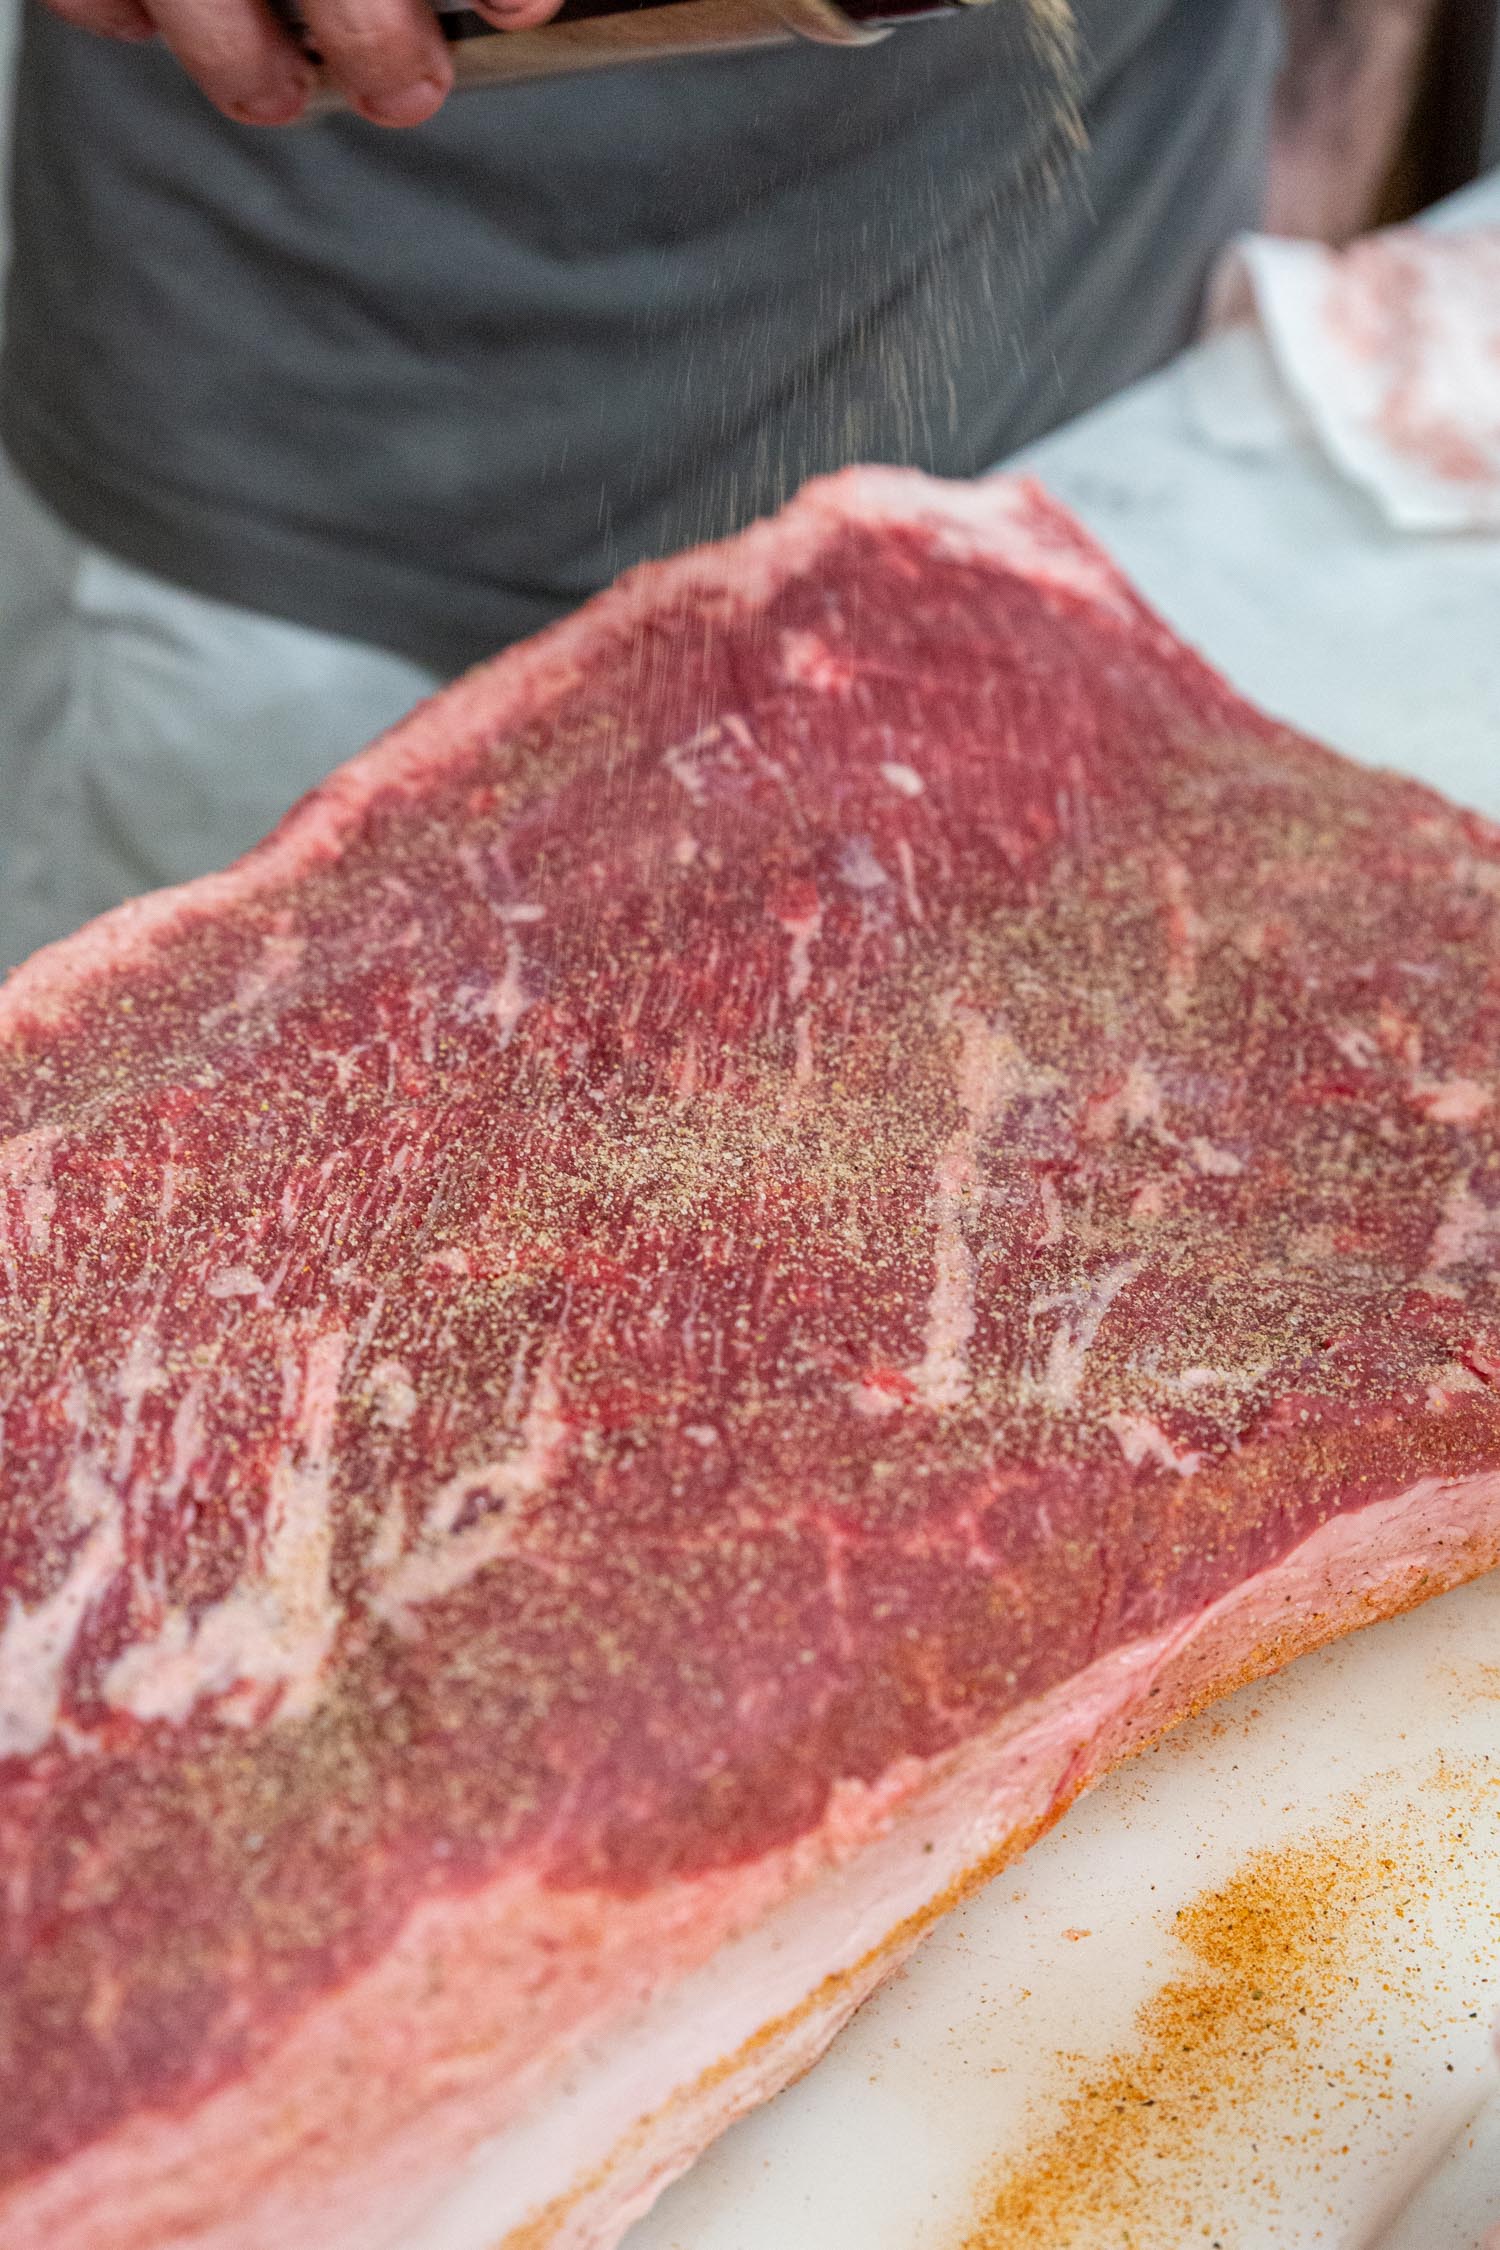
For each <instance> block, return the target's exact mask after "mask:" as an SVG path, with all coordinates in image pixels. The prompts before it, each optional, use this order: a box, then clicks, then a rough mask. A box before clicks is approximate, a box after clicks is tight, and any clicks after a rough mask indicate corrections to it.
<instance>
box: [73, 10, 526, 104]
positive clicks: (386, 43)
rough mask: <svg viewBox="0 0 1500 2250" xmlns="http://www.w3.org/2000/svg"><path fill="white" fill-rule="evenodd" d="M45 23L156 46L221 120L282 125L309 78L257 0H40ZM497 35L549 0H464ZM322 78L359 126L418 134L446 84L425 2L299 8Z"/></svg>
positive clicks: (447, 72) (449, 79)
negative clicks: (49, 14) (59, 21)
mask: <svg viewBox="0 0 1500 2250" xmlns="http://www.w3.org/2000/svg"><path fill="white" fill-rule="evenodd" d="M47 4H48V6H49V7H51V8H52V10H53V11H54V13H55V14H57V15H60V16H62V17H64V18H65V19H66V21H67V22H69V23H73V24H78V25H81V26H82V28H83V29H84V30H85V31H98V32H102V33H103V34H104V35H105V37H106V38H111V39H152V38H158V37H159V38H161V39H164V40H165V41H166V43H167V45H168V46H169V47H170V48H171V50H172V52H173V54H174V55H176V57H177V59H178V61H179V62H180V63H181V64H182V67H183V69H184V70H186V71H187V73H188V74H189V76H190V77H192V78H194V79H196V80H197V82H198V84H199V85H200V86H201V87H202V89H203V91H204V93H205V94H207V96H208V98H209V100H210V101H211V102H214V103H216V104H217V105H218V107H219V108H220V109H222V110H223V112H224V114H225V115H226V117H233V118H237V119H238V120H239V122H240V123H241V124H245V125H290V124H291V123H292V121H293V119H294V118H296V117H298V116H299V115H300V114H301V112H302V109H303V106H304V104H305V103H306V100H307V96H308V92H309V90H310V87H311V84H312V73H311V70H310V69H309V66H308V64H307V61H306V58H305V57H304V56H303V54H302V53H301V51H300V49H299V48H298V46H297V43H296V40H295V39H294V38H293V37H292V36H291V34H290V33H289V32H287V31H286V30H284V29H283V28H282V26H281V25H280V24H279V23H278V22H277V21H276V19H275V17H274V16H273V15H272V14H271V11H270V9H269V8H268V7H267V6H266V5H265V0H47ZM469 4H470V5H471V6H472V7H473V9H474V11H475V13H476V14H477V15H481V16H484V17H485V18H486V20H487V21H488V22H490V23H493V24H494V25H495V26H496V28H497V29H499V30H502V31H515V30H523V29H525V28H526V26H528V25H530V24H537V23H545V22H546V20H547V18H548V17H549V16H550V15H553V14H554V13H555V12H556V9H557V7H558V4H559V0H469ZM298 12H299V13H300V14H302V15H303V16H305V18H306V21H307V26H308V30H309V33H310V35H311V38H312V42H313V45H314V46H315V47H316V48H317V50H318V52H319V53H320V54H321V55H322V57H323V59H324V65H325V68H326V69H327V72H328V75H329V76H330V78H332V79H333V80H334V82H335V83H336V84H337V85H338V86H339V87H340V88H341V89H342V91H343V92H344V94H345V95H346V97H347V98H348V100H349V102H350V103H351V104H352V106H353V107H354V108H355V109H357V110H358V111H359V113H360V115H361V116H362V117H368V118H370V119H371V120H372V121H373V122H374V123H375V124H377V125H420V124H421V122H422V120H423V119H424V118H427V117H430V116H431V115H432V113H433V111H434V110H435V109H438V108H439V107H440V106H441V104H442V102H443V99H444V97H445V95H446V94H447V93H448V90H449V88H450V87H451V86H452V84H453V65H452V62H451V61H450V59H449V54H448V48H447V45H446V43H445V41H444V39H443V36H442V33H441V32H440V31H439V30H438V27H437V21H436V19H435V17H434V16H433V14H432V11H431V9H430V8H429V7H428V6H427V0H301V5H300V7H299V11H298Z"/></svg>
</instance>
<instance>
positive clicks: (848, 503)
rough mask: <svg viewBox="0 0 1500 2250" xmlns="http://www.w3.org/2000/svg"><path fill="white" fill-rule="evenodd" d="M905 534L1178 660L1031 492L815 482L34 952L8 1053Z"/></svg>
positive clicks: (908, 473) (661, 566) (852, 474)
mask: <svg viewBox="0 0 1500 2250" xmlns="http://www.w3.org/2000/svg"><path fill="white" fill-rule="evenodd" d="M903 526H904V527H908V528H911V529H918V530H922V531H925V532H926V533H927V534H928V535H929V536H930V537H931V538H932V540H933V541H934V542H935V544H936V547H937V550H938V551H939V552H940V553H942V554H945V555H949V556H952V557H955V558H958V559H968V560H984V561H988V562H990V563H993V564H997V565H999V566H1000V567H1001V568H1002V569H1005V570H1009V571H1013V572H1016V573H1018V574H1019V575H1021V576H1023V577H1025V578H1027V579H1029V580H1030V581H1031V582H1032V583H1033V584H1034V585H1038V586H1042V587H1045V588H1048V589H1050V590H1051V591H1052V592H1053V593H1055V594H1061V595H1063V596H1065V597H1068V598H1071V599H1072V600H1074V601H1084V602H1088V603H1091V604H1092V605H1093V606H1094V607H1095V608H1097V609H1099V610H1102V611H1104V612H1105V613H1106V614H1108V615H1109V616H1110V617H1112V619H1113V621H1114V623H1115V626H1116V628H1117V629H1120V630H1122V631H1124V632H1125V633H1127V634H1145V635H1146V636H1147V637H1148V638H1150V639H1152V640H1155V641H1157V642H1159V643H1160V644H1162V645H1164V646H1169V647H1171V648H1173V649H1178V648H1180V644H1179V643H1177V642H1176V640H1175V638H1174V636H1172V635H1171V634H1170V633H1169V631H1168V629H1167V627H1166V626H1164V625H1163V624H1162V623H1161V622H1160V621H1159V620H1158V619H1157V618H1156V617H1155V615H1154V614H1153V613H1152V612H1151V611H1150V610H1149V609H1148V608H1147V607H1146V605H1145V604H1144V603H1143V602H1142V601H1141V600H1140V598H1139V596H1138V595H1137V594H1135V592H1134V591H1133V589H1132V588H1131V587H1130V585H1129V584H1128V582H1127V581H1126V579H1125V578H1124V576H1123V575H1122V574H1121V572H1120V571H1119V569H1118V568H1117V566H1116V565H1115V564H1114V563H1113V562H1112V561H1111V560H1110V558H1109V556H1108V555H1107V554H1106V553H1105V552H1104V550H1103V548H1101V547H1100V546H1098V545H1097V544H1096V542H1095V541H1094V540H1093V539H1092V538H1091V537H1090V535H1089V534H1088V533H1087V532H1086V531H1085V530H1084V529H1083V527H1082V526H1081V525H1080V524H1079V523H1077V522H1076V521H1075V520H1074V518H1073V517H1072V516H1071V515H1070V514H1069V513H1068V511H1067V510H1066V509H1065V508H1064V507H1063V506H1062V505H1061V504H1060V503H1059V502H1058V501H1056V500H1054V499H1052V498H1051V496H1050V495H1049V494H1048V493H1047V492H1046V491H1044V489H1043V488H1042V486H1041V485H1040V484H1039V483H1037V482H1036V481H1035V480H1034V479H1032V478H1030V477H1016V476H1004V475H994V476H989V477H982V478H979V479H977V480H976V481H974V482H972V483H960V482H957V481H948V480H944V479H941V478H936V477H929V476H926V475H924V474H923V473H922V472H921V471H919V470H914V469H889V468H854V469H844V470H841V471H839V472H838V473H837V474H835V475H832V476H827V477H819V478H815V479H814V480H813V481H812V482H811V483H810V484H807V485H805V486H804V487H803V488H802V490H801V491H800V492H799V493H798V494H797V496H796V497H795V498H794V499H793V500H791V501H790V502H789V503H788V505H787V506H786V507H785V508H784V509H783V510H782V511H781V513H780V514H779V515H775V516H770V517H767V518H765V519H764V520H762V521H760V522H758V523H754V524H751V525H750V526H749V528H748V529H747V530H745V531H742V532H739V533H737V534H736V535H735V536H734V537H732V538H729V539H724V540H720V541H717V542H715V543H713V544H712V545H709V546H704V547H696V548H689V549H688V550H687V551H686V552H685V553H683V554H680V555H675V556H672V557H671V558H669V559H668V560H667V561H664V562H653V563H644V564H641V565H639V566H637V568H635V569H634V570H629V571H626V572H625V573H624V574H623V576H622V577H620V578H619V579H618V580H617V581H616V583H615V584H614V585H613V586H610V587H608V588H607V589H606V590H605V591H604V592H603V593H600V594H596V595H595V596H594V597H593V599H592V600H590V601H588V602H585V603H584V604H583V606H582V607H581V608H580V609H578V610H576V611H575V612H574V613H573V614H572V615H571V616H568V617H565V618H563V619H561V620H560V621H559V622H558V623H557V624H555V625H551V626H548V627H546V628H545V629H544V630H543V631H542V632H540V633H537V634H534V635H533V636H532V637H531V638H530V639H529V640H525V641H521V642H518V643H517V644H516V645H515V646H514V647H512V648H509V649H506V650H504V651H503V652H502V653H501V654H500V655H499V656H497V657H494V658H492V659H491V660H490V661H489V662H488V663H486V664H481V665H478V666H476V667H475V669H474V670H473V671H472V672H469V673H467V674H465V675H464V677H463V678H462V679H459V680H457V681H455V682H454V683H453V684H452V685H451V686H449V687H446V688H444V689H442V690H441V691H440V692H439V693H438V694H437V695H436V696H434V697H433V698H431V699H430V700H429V701H427V702H425V703H420V704H418V705H417V707H416V709H415V710H414V711H412V712H411V713H410V714H409V716H408V717H406V718H405V719H403V720H401V721H400V722H399V724H397V725H396V726H394V727H393V728H391V729H390V731H389V732H388V733H386V734H384V735H381V736H379V737H378V738H377V739H376V740H375V741H374V742H372V743H370V744H369V745H368V747H367V748H366V749H364V750H362V751H360V752H359V753H358V754H357V755H356V756H355V757H353V758H351V759H349V760H348V762H347V763H346V764H344V765H342V766H340V767H339V768H338V769H337V770H336V771H335V772H334V773H332V774H331V775H330V776H329V777H328V779H327V780H326V781H323V782H321V783H320V784H319V785H318V787H317V788H315V789H312V790H310V791H309V792H308V794H307V795H306V796H305V797H303V798H302V799H300V800H299V802H298V803H297V804H295V805H294V806H293V807H292V809H291V811H290V812H288V813H287V814H286V816H285V817H284V819H282V820H281V821H280V822H279V823H278V825H277V826H276V827H275V828H274V829H273V830H272V831H271V833H270V834H269V835H268V836H267V837H266V838H265V839H264V840H263V841H262V842H261V843H259V844H257V845H255V846H254V847H253V848H252V849H251V850H250V851H248V852H247V853H246V854H245V855H244V857H243V858H241V859H239V860H237V861H235V863H234V864H233V865H232V866H231V867H228V868H226V869H224V870H222V871H221V872H219V873H216V874H212V875H201V876H199V877H197V878H196V879H195V880H194V881H192V882H189V883H181V884H177V885H175V886H173V887H171V888H169V889H165V890H158V891H150V892H147V893H146V894H145V895H144V896H143V897H141V898H133V899H128V900H127V901H126V902H125V904H124V905H122V906H117V907H115V908H113V909H112V910H111V911H110V912H108V913H105V914H101V915H99V916H97V917H96V918H95V919H94V920H93V921H92V922H89V923H86V924H85V925H84V927H83V928H82V929H81V930H78V931H75V932H74V933H73V934H72V935H71V936H70V937H65V938H61V939H59V940H58V941H57V942H56V943H55V944H52V945H46V946H43V947H41V948H40V950H39V951H38V952H36V953H34V954H32V955H31V957H30V958H29V960H27V961H24V962H22V963H21V964H20V966H19V967H17V968H15V969H13V970H12V971H11V972H10V974H9V975H8V976H6V977H3V978H0V1039H4V1038H6V1037H9V1036H15V1035H18V1034H24V1033H27V1032H29V1031H34V1030H35V1029H37V1028H39V1027H42V1026H50V1027H57V1026H60V1025H62V1024H64V1023H65V1022H66V1020H67V1018H68V1015H69V1009H70V1004H71V1003H72V1002H73V1001H74V999H75V998H76V997H77V996H78V995H79V994H80V992H82V991H85V990H86V989H87V988H88V986H89V985H90V984H91V983H92V981H93V980H94V979H95V978H109V977H111V976H113V975H116V974H119V973H128V972H130V971H132V970H135V969H139V968H141V967H143V966H145V965H146V964H147V963H148V962H149V961H150V960H151V959H152V957H153V955H154V954H155V952H156V950H157V948H158V947H159V946H160V945H161V944H163V943H164V942H167V941H170V939H171V938H172V937H173V936H174V935H176V934H178V933H179V932H181V931H183V930H185V929H188V928H191V927H194V926H196V925H197V924H198V923H199V922H201V921H203V920H206V919H208V918H209V917H211V916H215V915H222V914H225V913H228V912H231V911H234V910H237V909H241V908H244V907H248V906H252V905H254V904H255V903H256V902H257V901H258V900H263V899H266V898H267V897H269V896H272V895H274V893H275V892H276V891H277V890H278V889H279V888H280V887H281V886H283V885H285V884H289V883H293V882H295V881H297V880H298V879H299V878H300V877H302V876H303V875H305V874H307V873H309V872H310V871H311V870H312V869H314V868H316V867H318V866H320V865H323V866H326V865H328V864H330V863H331V862H333V861H335V860H337V859H338V858H339V856H340V855H341V853H342V851H343V849H344V847H345V845H346V844H347V843H348V842H349V841H351V840H352V839H353V838H354V837H355V836H356V835H357V833H358V830H359V826H360V823H361V821H362V819H363V817H364V815H365V813H366V812H367V810H368V808H369V806H370V805H371V803H372V801H373V800H374V799H375V798H376V797H378V796H381V795H383V794H385V793H386V792H395V793H396V794H398V795H399V794H402V793H406V794H415V793H417V792H419V791H420V790H421V788H422V786H423V784H424V783H425V782H426V781H428V780H430V779H434V778H438V779H440V778H441V776H442V774H443V773H444V771H445V770H449V769H451V768H452V767H454V766H456V765H459V764H461V763H462V762H463V761H464V760H465V759H466V758H467V757H469V756H470V755H472V754H473V753H474V752H476V751H478V750H480V749H482V748H483V747H484V746H485V745H486V744H488V743H492V742H494V741H495V740H496V739H497V737H502V736H503V735H504V733H505V732H506V730H507V729H509V728H512V727H515V728H521V727H527V726H533V725H535V724H536V723H537V722H538V721H539V720H542V719H545V718H546V717H547V716H548V714H549V713H550V712H551V711H552V710H554V709H555V707H556V706H557V704H558V703H559V702H561V701H562V700H563V698H564V697H566V696H567V695H568V694H569V693H570V692H571V691H572V690H574V689H575V688H577V687H578V686H579V685H580V684H581V683H582V682H583V680H584V679H585V678H586V676H587V671H588V667H589V665H590V664H591V663H592V662H593V661H595V660H596V659H597V658H599V657H601V656H607V655H609V654H611V653H613V654H615V655H618V653H619V652H620V650H622V649H628V648H630V647H631V646H632V645H633V644H634V642H635V640H636V638H637V637H638V635H639V633H640V631H641V630H642V628H646V627H649V626H650V625H651V624H652V622H653V620H654V619H655V618H657V617H658V616H660V614H661V613H662V611H663V610H664V609H665V608H666V607H667V606H668V605H670V604H671V603H674V602H678V601H692V602H694V603H696V604H699V605H700V606H701V607H702V609H703V610H704V611H705V613H709V612H711V611H712V609H713V607H714V605H715V604H716V603H719V604H722V605H723V607H724V609H725V611H726V613H728V614H732V615H742V614H743V613H744V612H746V611H747V610H754V609H756V608H759V607H764V606H765V605H766V604H768V603H769V602H770V601H772V600H773V599H774V597H775V596H776V594H777V593H778V592H779V591H780V589H781V588H782V587H783V586H784V585H786V584H787V582H788V581H789V580H791V579H794V578H797V577H799V576H802V575H805V574H808V573H811V572H812V571H814V570H815V569H816V567H817V564H818V559H819V557H820V555H821V554H822V553H823V551H824V549H825V548H826V547H827V546H828V544H829V543H830V542H831V541H832V540H834V539H836V538H838V537H839V535H840V534H841V533H843V532H845V531H848V530H850V529H855V528H860V527H863V528H867V529H871V530H876V531H879V530H883V529H892V530H894V529H898V528H901V527H903ZM1193 661H1194V663H1195V664H1199V665H1202V662H1203V660H1202V659H1201V658H1198V657H1194V658H1193ZM1203 669H1204V671H1205V672H1207V669H1208V668H1207V666H1203Z"/></svg>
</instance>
